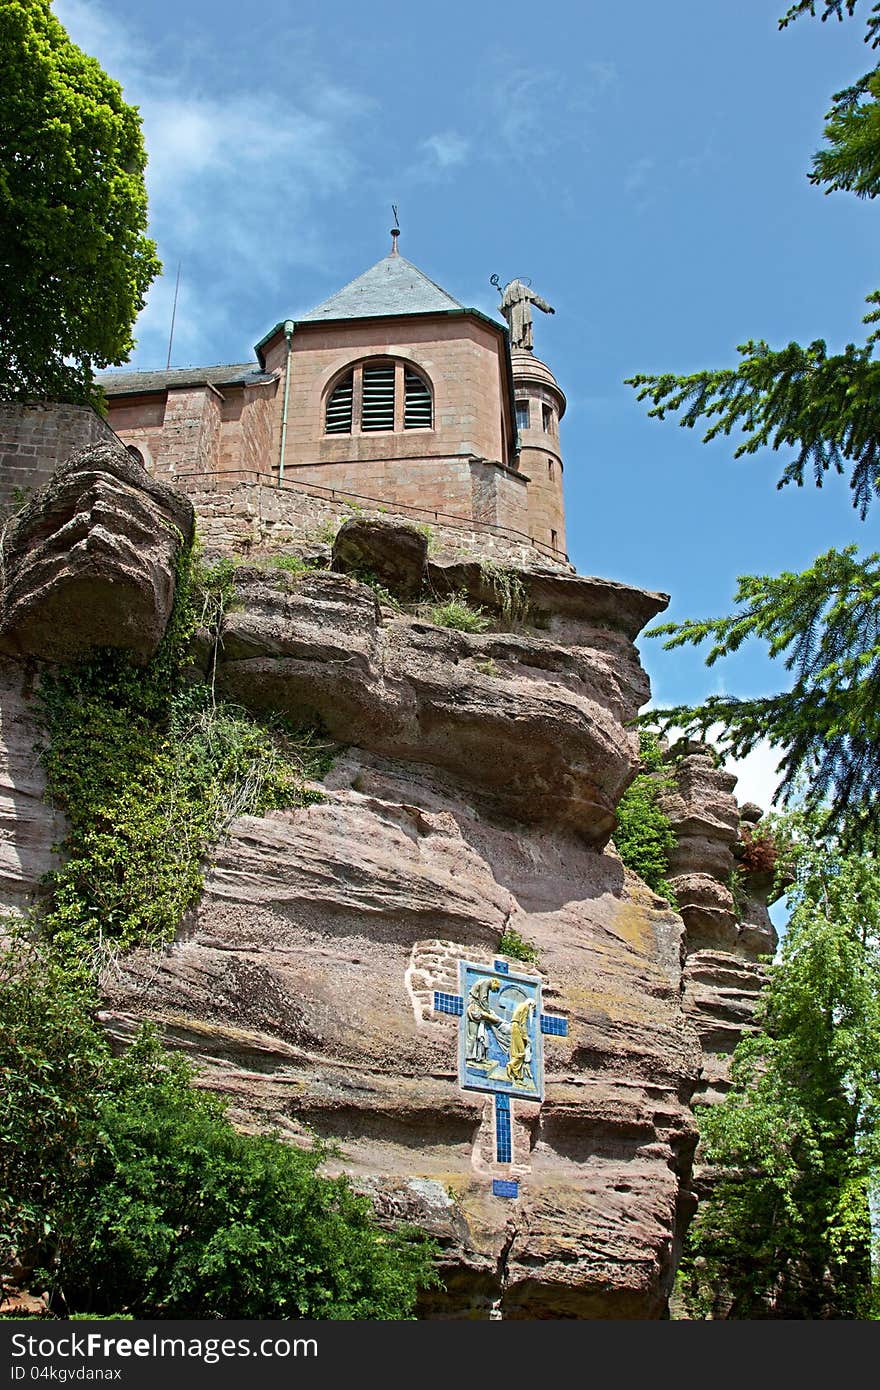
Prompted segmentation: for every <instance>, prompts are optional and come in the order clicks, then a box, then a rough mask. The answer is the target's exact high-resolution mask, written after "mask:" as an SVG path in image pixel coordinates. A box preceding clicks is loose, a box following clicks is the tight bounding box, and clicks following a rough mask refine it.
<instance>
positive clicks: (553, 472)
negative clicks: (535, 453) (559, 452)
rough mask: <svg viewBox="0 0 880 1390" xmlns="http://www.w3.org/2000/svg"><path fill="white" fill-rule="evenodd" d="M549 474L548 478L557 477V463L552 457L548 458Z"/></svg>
mask: <svg viewBox="0 0 880 1390" xmlns="http://www.w3.org/2000/svg"><path fill="white" fill-rule="evenodd" d="M547 476H548V478H555V477H556V465H555V464H554V462H553V460H552V459H548V460H547Z"/></svg>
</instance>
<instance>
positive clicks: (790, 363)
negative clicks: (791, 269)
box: [626, 295, 880, 519]
mask: <svg viewBox="0 0 880 1390" xmlns="http://www.w3.org/2000/svg"><path fill="white" fill-rule="evenodd" d="M869 302H871V303H873V304H877V303H878V302H880V301H878V299H877V296H876V295H872V296H871V299H870V301H869ZM877 312H878V311H877V310H873V311H872V313H871V314H870V315H869V316H868V318H869V320H871V321H875V320H876V317H877ZM877 336H878V335H877V333H874V334H872V335H871V336H870V337H869V339H868V341H867V342H866V343H865V344H864V346H861V347H857V346H856V345H855V344H853V343H849V344H848V345H847V346H846V348H845V349H844V350H843V352H841V353H836V354H834V355H832V356H829V355H828V353H827V349H826V346H825V343H824V342H823V341H822V340H821V339H819V340H817V341H816V342H814V343H811V344H810V346H809V347H807V348H804V347H801V346H800V345H799V344H798V343H789V344H788V346H787V347H785V348H781V349H778V350H773V349H771V348H770V347H769V346H768V345H767V343H765V342H762V341H752V342H748V343H744V344H743V345H741V346H740V347H739V348H738V349H737V351H738V352H739V354H740V356H741V358H742V359H743V360H742V361H741V363H740V364H739V366H738V367H735V368H733V367H728V368H723V369H721V370H720V371H711V370H710V371H702V372H694V373H692V374H691V375H689V376H674V375H673V374H671V373H668V372H667V373H664V374H662V375H660V376H649V375H638V376H634V377H629V378H627V382H626V384H627V385H628V386H632V387H634V388H635V390H636V392H637V397H638V399H639V400H640V401H643V400H646V399H649V400H650V401H651V402H652V409H651V410H649V412H648V414H649V416H651V417H652V418H655V419H658V420H663V419H665V418H666V415H667V414H670V413H678V414H680V419H679V422H678V423H679V425H681V426H682V427H683V428H687V429H692V428H693V427H694V425H695V424H696V423H697V421H698V420H700V419H702V420H705V421H708V422H709V427H708V429H707V430H706V433H705V434H704V435H703V440H704V442H705V443H709V442H710V441H711V440H713V439H716V438H718V436H719V435H728V436H729V435H730V434H732V433H733V432H734V431H735V430H741V431H742V432H743V433H744V435H745V438H744V439H743V440H742V442H741V443H740V444H739V445H738V446H737V448H736V450H735V452H734V457H735V458H741V457H742V456H743V455H745V454H755V453H757V452H758V450H759V449H762V448H770V449H773V450H774V451H779V450H780V449H787V448H793V449H795V450H796V452H795V454H794V456H793V457H792V458H791V459H790V460H789V461H788V463H787V464H786V465H785V468H784V469H783V472H782V476H781V478H780V480H779V482H778V484H777V486H778V487H780V488H781V487H784V486H785V485H786V484H787V483H796V484H797V486H798V487H802V486H803V484H804V478H805V475H806V474H807V472H808V470H809V471H811V472H812V478H813V481H814V483H815V485H816V486H817V487H821V486H822V482H823V479H824V475H825V474H826V473H827V472H829V470H832V469H833V470H834V471H835V472H836V473H839V474H841V475H845V474H846V473H847V472H849V485H850V488H851V490H852V493H853V506H854V507H856V508H858V510H859V513H860V515H861V517H862V518H863V519H864V517H865V515H866V514H867V511H868V508H869V506H870V504H871V502H872V500H873V499H874V498H875V497H876V496H877V494H878V493H880V477H878V474H880V361H878V360H877V359H876V358H875V357H874V343H875V341H876V339H877Z"/></svg>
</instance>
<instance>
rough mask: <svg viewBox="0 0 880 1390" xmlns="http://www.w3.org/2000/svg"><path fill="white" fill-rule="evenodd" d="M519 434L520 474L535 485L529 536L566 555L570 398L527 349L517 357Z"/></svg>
mask: <svg viewBox="0 0 880 1390" xmlns="http://www.w3.org/2000/svg"><path fill="white" fill-rule="evenodd" d="M511 362H512V364H513V385H514V396H515V399H516V424H517V431H518V434H519V469H520V472H521V473H524V474H525V476H526V477H527V478H528V479H529V486H528V503H529V534H530V535H531V536H532V538H533V539H534V540H536V541H541V542H542V544H544V545H549V546H552V548H553V549H554V550H558V551H559V552H560V553H561V554H564V553H565V504H564V502H563V499H562V454H561V452H560V448H559V421H560V420H561V419H562V417H563V415H564V414H565V396H564V395H563V393H562V391H561V390H560V388H559V385H558V383H557V381H556V378H555V376H554V375H553V373H552V372H551V370H550V368H549V367H548V366H547V365H546V363H544V362H542V361H541V360H540V358H538V357H535V356H534V354H533V353H531V352H529V351H527V350H526V349H523V348H514V349H513V350H512V352H511Z"/></svg>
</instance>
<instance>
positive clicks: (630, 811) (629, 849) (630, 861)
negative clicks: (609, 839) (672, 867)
mask: <svg viewBox="0 0 880 1390" xmlns="http://www.w3.org/2000/svg"><path fill="white" fill-rule="evenodd" d="M639 751H640V754H641V771H640V772H638V773H637V774H636V776H635V777H634V778H633V781H632V782H631V783H630V785H629V787H628V788H627V789H626V791H625V792H624V794H623V796H622V797H621V799H620V805H619V806H618V808H617V828H616V829H615V831H614V844H615V847H616V849H617V853H618V854H619V855H620V857H621V859H622V860H623V862H624V864H625V865H626V867H627V868H628V869H632V871H633V873H634V874H638V876H639V878H640V879H641V880H642V882H643V883H647V885H648V887H649V888H652V889H653V890H654V892H655V893H657V894H659V896H660V897H661V898H666V900H667V901H668V902H670V903H671V904H672V905H673V907H674V906H675V894H674V893H673V891H672V888H671V887H670V885H669V884H668V883H667V881H666V875H667V873H668V872H669V856H670V854H671V853H672V851H673V849H674V848H675V835H674V834H673V831H672V827H671V826H670V824H669V819H668V817H667V816H666V815H665V813H664V811H663V809H662V807H661V805H660V792H661V791H662V789H663V786H664V785H668V784H669V781H670V779H669V778H668V776H667V777H664V775H663V771H662V769H663V752H662V749H661V747H660V744H659V743H658V741H657V739H656V737H655V736H654V735H653V734H651V733H649V732H648V731H647V730H646V729H643V730H641V731H640V733H639Z"/></svg>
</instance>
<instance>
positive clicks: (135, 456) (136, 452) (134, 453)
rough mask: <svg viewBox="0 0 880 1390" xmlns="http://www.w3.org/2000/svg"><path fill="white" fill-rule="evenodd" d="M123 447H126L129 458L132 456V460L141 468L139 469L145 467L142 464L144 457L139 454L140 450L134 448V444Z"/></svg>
mask: <svg viewBox="0 0 880 1390" xmlns="http://www.w3.org/2000/svg"><path fill="white" fill-rule="evenodd" d="M125 447H126V449H127V451H128V453H130V454H131V456H132V458H133V459H134V461H135V463H139V464H140V466H141V468H143V467H145V464H144V456H143V454H142V453H141V451H140V449H137V448H135V446H134V444H127V445H126V446H125Z"/></svg>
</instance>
